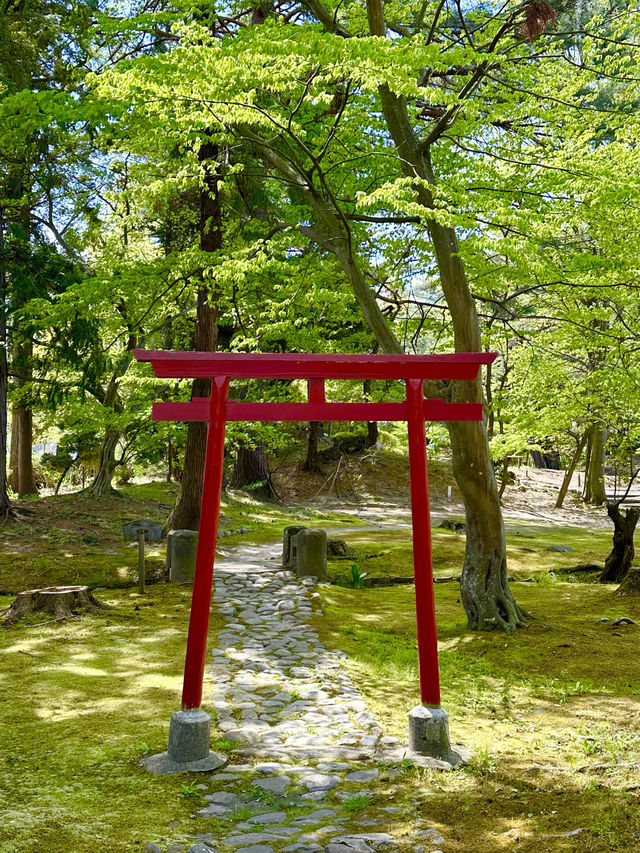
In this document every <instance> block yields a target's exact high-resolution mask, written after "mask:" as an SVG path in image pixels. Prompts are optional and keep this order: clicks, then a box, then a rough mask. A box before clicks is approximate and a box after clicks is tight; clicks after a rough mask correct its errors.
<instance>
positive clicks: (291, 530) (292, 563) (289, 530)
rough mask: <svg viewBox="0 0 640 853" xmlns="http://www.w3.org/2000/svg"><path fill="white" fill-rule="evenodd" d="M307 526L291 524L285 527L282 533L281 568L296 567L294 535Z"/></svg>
mask: <svg viewBox="0 0 640 853" xmlns="http://www.w3.org/2000/svg"><path fill="white" fill-rule="evenodd" d="M306 529H307V528H306V527H305V526H304V525H303V524H291V525H289V527H285V529H284V533H283V534H282V568H283V569H294V570H295V568H296V549H295V542H294V540H295V537H296V536H297V534H298V533H300V531H301V530H306Z"/></svg>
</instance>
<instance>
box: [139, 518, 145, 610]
mask: <svg viewBox="0 0 640 853" xmlns="http://www.w3.org/2000/svg"><path fill="white" fill-rule="evenodd" d="M144 537H145V534H144V530H138V592H139V593H140V594H141V595H142V594H143V593H144Z"/></svg>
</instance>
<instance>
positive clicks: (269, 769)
mask: <svg viewBox="0 0 640 853" xmlns="http://www.w3.org/2000/svg"><path fill="white" fill-rule="evenodd" d="M282 769H283V766H282V764H280V763H279V762H278V761H271V762H268V761H267V762H265V763H264V764H257V765H256V771H257V772H258V773H264V775H265V776H273V774H274V773H280V771H281V770H282Z"/></svg>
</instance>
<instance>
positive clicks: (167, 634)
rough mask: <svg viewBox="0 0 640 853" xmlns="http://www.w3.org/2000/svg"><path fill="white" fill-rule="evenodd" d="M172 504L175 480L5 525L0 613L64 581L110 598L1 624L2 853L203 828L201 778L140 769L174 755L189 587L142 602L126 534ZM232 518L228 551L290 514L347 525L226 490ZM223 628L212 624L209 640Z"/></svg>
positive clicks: (73, 502)
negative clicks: (32, 591)
mask: <svg viewBox="0 0 640 853" xmlns="http://www.w3.org/2000/svg"><path fill="white" fill-rule="evenodd" d="M174 500H175V486H173V485H172V484H167V483H148V484H144V485H135V486H128V487H125V488H124V489H122V491H121V492H120V495H119V496H115V497H110V498H106V499H104V500H90V499H88V498H85V497H83V496H78V495H63V496H60V497H57V498H45V499H43V500H40V501H30V502H27V503H21V504H19V508H20V509H21V510H22V511H23V512H25V511H27V512H28V513H29V514H28V516H27V518H26V520H24V521H18V522H16V521H11V522H8V523H7V524H5V525H3V526H0V553H1V558H0V590H2V592H1V593H0V610H2V609H3V608H6V607H8V606H9V605H10V603H11V602H12V600H13V598H14V594H15V593H16V592H18V591H20V590H23V589H29V588H33V587H41V586H48V585H53V584H68V583H88V584H90V585H91V586H94V587H95V586H98V587H99V588H101V589H100V591H99V592H97V597H98V598H99V599H100V600H101V601H103V602H104V603H106V604H108V605H109V610H108V611H105V612H104V614H100V615H97V616H84V617H82V618H81V619H73V620H70V621H68V622H63V623H52V624H47V625H41V626H39V625H38V624H36V623H37V622H39V621H40V618H39V617H37V618H36V617H34V619H33V620H31V621H30V622H21V623H19V624H18V625H16V626H14V627H12V628H2V627H0V655H1V660H2V667H1V668H0V692H1V695H2V713H1V714H0V745H1V748H0V815H1V819H0V851H1V853H81V851H86V850H90V849H94V848H99V849H105V850H108V851H109V853H121V851H122V853H124V851H136V850H142V849H143V848H144V845H145V844H146V842H147V841H148V840H150V839H158V838H159V837H161V836H162V835H163V833H166V834H167V836H168V837H170V838H171V839H172V840H173V841H176V840H179V839H180V838H184V839H185V841H186V840H187V835H188V833H193V832H194V831H197V829H196V827H195V825H194V821H193V819H192V817H191V815H192V813H193V812H194V810H195V806H194V795H196V796H197V790H195V789H194V788H193V785H194V784H198V783H199V782H201V781H202V779H201V777H200V776H199V775H197V774H193V775H186V776H184V775H183V776H179V777H158V776H152V775H150V774H149V773H147V772H146V771H144V770H143V769H142V768H140V767H139V766H138V761H139V759H140V758H141V757H142V756H143V755H145V754H147V753H154V752H162V751H163V750H164V749H166V745H167V738H168V731H169V720H170V716H171V712H172V711H174V710H176V709H177V708H178V707H179V703H180V691H181V686H182V666H183V660H184V650H185V637H186V630H187V624H188V614H189V606H190V599H191V588H190V587H188V586H177V587H176V586H174V585H170V584H163V583H156V584H150V585H149V586H148V587H147V593H146V594H145V595H144V596H143V597H140V596H138V594H137V592H135V591H134V590H133V589H131V584H133V583H134V582H135V580H136V578H137V545H136V544H133V545H127V544H125V543H124V542H123V541H122V531H121V525H122V523H123V522H125V521H130V520H132V519H136V518H140V517H143V518H150V519H151V520H154V521H158V522H164V520H165V519H166V517H167V514H168V512H169V510H170V508H171V506H172V505H173V502H174ZM222 515H223V517H222V523H223V526H224V527H226V528H230V529H237V528H239V527H244V528H249V530H250V533H247V534H242V536H229V537H226V538H225V539H223V540H221V546H222V547H224V548H226V547H227V545H233V544H236V543H237V542H239V541H240V540H242V541H248V540H249V541H251V542H259V541H270V540H273V539H278V538H280V536H281V534H282V527H283V526H284V525H286V524H287V523H291V521H292V519H294V520H295V519H298V518H300V519H303V520H305V521H307V520H308V521H309V522H310V523H314V522H316V521H317V522H320V521H321V522H323V523H331V524H332V525H333V526H337V525H338V524H340V523H345V526H347V527H348V520H347V521H345V517H344V516H334V515H332V514H331V513H327V514H324V515H319V514H318V513H316V512H315V511H313V510H300V511H296V512H292V511H291V510H288V509H287V508H286V507H281V506H278V505H271V504H261V503H258V502H256V501H253V500H251V499H250V498H246V497H244V496H243V495H242V494H241V493H238V494H237V495H236V496H232V497H230V496H226V497H225V499H224V502H223V506H222ZM87 538H89V541H87ZM163 552H164V543H159V544H158V545H152V544H149V545H147V557H148V559H147V568H148V570H149V569H151V570H152V571H153V569H154V568H155V569H157V568H159V567H162V566H164V553H163ZM215 630H216V625H215V622H214V623H213V624H212V631H211V639H212V640H214V639H215ZM208 692H210V691H208V689H207V687H206V685H205V695H207V693H208ZM221 746H222V748H224V744H222V745H221ZM184 785H186V786H187V790H186V791H185V789H184V788H183V786H184ZM200 823H201V824H202V825H200V826H199V829H200V830H201V831H205V830H206V829H207V828H210V827H209V826H205V825H204V824H205V823H206V822H205V821H201V822H200Z"/></svg>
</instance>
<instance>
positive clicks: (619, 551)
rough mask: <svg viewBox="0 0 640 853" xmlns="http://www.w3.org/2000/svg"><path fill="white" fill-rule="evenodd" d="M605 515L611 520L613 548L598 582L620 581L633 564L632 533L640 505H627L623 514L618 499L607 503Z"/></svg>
mask: <svg viewBox="0 0 640 853" xmlns="http://www.w3.org/2000/svg"><path fill="white" fill-rule="evenodd" d="M607 515H608V516H609V518H610V519H611V521H613V548H612V549H611V553H610V554H609V556H608V557H607V559H606V560H605V563H604V569H603V571H602V574H601V575H600V578H599V581H600V583H620V582H621V581H623V580H624V579H625V577H626V576H627V573H628V571H629V569H630V568H631V566H632V564H633V557H634V555H635V548H634V545H633V534H634V532H635V529H636V525H637V524H638V519H639V518H640V507H635V506H632V507H629V508H628V509H627V510H626V511H625V514H624V516H623V515H622V512H621V511H620V503H619V502H618V501H610V502H609V503H608V504H607Z"/></svg>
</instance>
